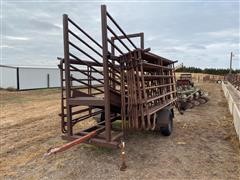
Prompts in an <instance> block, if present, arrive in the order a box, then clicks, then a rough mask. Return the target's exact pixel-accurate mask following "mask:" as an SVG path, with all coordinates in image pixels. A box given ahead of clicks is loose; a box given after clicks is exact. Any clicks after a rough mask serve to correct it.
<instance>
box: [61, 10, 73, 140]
mask: <svg viewBox="0 0 240 180" xmlns="http://www.w3.org/2000/svg"><path fill="white" fill-rule="evenodd" d="M68 40H69V37H68V15H66V14H64V15H63V42H64V63H65V88H66V91H65V92H66V109H67V133H68V136H71V135H72V115H71V114H72V112H71V106H70V105H69V98H70V97H71V86H70V67H69V44H68Z"/></svg>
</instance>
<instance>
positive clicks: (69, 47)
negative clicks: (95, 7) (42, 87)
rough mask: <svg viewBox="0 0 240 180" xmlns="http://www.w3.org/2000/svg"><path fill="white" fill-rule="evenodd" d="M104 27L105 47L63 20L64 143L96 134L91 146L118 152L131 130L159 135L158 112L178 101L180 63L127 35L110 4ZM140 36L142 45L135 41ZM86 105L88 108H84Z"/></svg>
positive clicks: (103, 12)
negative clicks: (117, 124) (117, 122)
mask: <svg viewBox="0 0 240 180" xmlns="http://www.w3.org/2000/svg"><path fill="white" fill-rule="evenodd" d="M110 22H111V23H110ZM101 23H102V24H101V29H102V44H100V43H98V42H97V41H96V40H95V39H94V38H92V37H91V36H90V35H89V34H88V33H87V32H86V31H84V30H83V29H82V28H81V27H80V26H79V25H77V24H76V23H75V22H74V21H73V20H71V19H70V18H69V17H68V16H67V15H66V14H64V15H63V34H64V39H63V40H64V58H63V59H61V58H60V64H59V69H60V75H61V89H62V93H61V113H60V116H61V124H62V132H63V133H64V134H65V135H64V136H63V138H65V139H70V140H73V139H77V138H79V137H81V136H85V135H86V134H88V133H91V132H93V131H96V135H95V136H94V137H93V138H91V139H90V140H89V141H87V143H92V144H97V145H102V146H107V147H117V146H118V144H119V143H120V141H119V139H121V138H122V136H124V137H126V133H127V129H142V130H154V129H155V126H156V122H155V121H156V113H157V112H158V111H160V110H161V109H163V108H165V107H167V106H172V104H173V103H174V101H175V100H176V89H175V73H174V62H173V61H171V60H168V59H166V58H163V57H160V56H158V55H156V54H153V53H150V48H148V49H144V34H143V33H135V34H127V33H125V32H124V30H123V29H122V28H121V27H120V26H119V25H118V24H117V22H116V21H115V20H114V18H113V17H112V16H111V15H110V14H109V13H108V12H107V8H106V6H105V5H102V6H101ZM110 24H112V25H113V26H114V27H112V26H110ZM113 29H117V30H118V31H119V32H120V34H117V33H116V32H115V31H114V30H113ZM76 31H77V32H76ZM79 34H81V36H85V37H86V39H87V40H84V39H83V38H81V36H80V35H79ZM135 37H140V45H139V46H136V45H135V44H134V43H133V41H132V40H131V38H135ZM87 41H88V42H87ZM116 41H118V42H119V45H117V44H116V43H115V42H116ZM125 41H127V42H128V45H127V44H126V43H125ZM83 47H85V48H87V49H88V50H89V51H91V53H89V52H88V51H86V50H85V49H84V48H83ZM109 47H111V48H110V49H109ZM116 52H117V53H116ZM83 56H84V58H83ZM96 56H97V57H96ZM76 74H78V75H82V76H84V78H83V77H77V75H76ZM96 82H97V83H98V84H96ZM83 86H84V87H83ZM83 88H85V91H84V89H83ZM82 106H86V107H85V108H83V109H79V108H80V107H82ZM99 114H100V115H101V119H102V118H103V119H102V120H103V121H101V122H99V123H97V124H95V125H92V126H90V127H88V128H86V129H82V130H81V131H77V132H75V131H74V130H73V127H74V126H75V125H76V124H77V123H79V122H82V121H85V120H88V119H90V118H92V117H94V116H96V115H99ZM115 120H121V122H122V127H121V130H120V131H115V129H113V128H112V123H113V122H114V121H115Z"/></svg>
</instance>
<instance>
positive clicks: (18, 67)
mask: <svg viewBox="0 0 240 180" xmlns="http://www.w3.org/2000/svg"><path fill="white" fill-rule="evenodd" d="M19 86H20V84H19V67H17V90H19V89H20V87H19Z"/></svg>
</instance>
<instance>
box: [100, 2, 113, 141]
mask: <svg viewBox="0 0 240 180" xmlns="http://www.w3.org/2000/svg"><path fill="white" fill-rule="evenodd" d="M101 18H102V50H103V72H104V73H103V75H104V111H105V122H106V134H105V135H106V140H107V141H111V120H110V95H109V78H108V75H109V74H108V57H107V55H108V43H107V39H108V37H107V8H106V6H105V5H101Z"/></svg>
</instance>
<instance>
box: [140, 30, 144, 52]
mask: <svg viewBox="0 0 240 180" xmlns="http://www.w3.org/2000/svg"><path fill="white" fill-rule="evenodd" d="M140 46H141V48H142V49H144V33H140Z"/></svg>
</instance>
